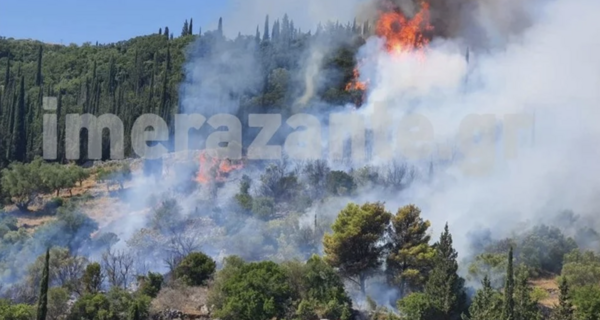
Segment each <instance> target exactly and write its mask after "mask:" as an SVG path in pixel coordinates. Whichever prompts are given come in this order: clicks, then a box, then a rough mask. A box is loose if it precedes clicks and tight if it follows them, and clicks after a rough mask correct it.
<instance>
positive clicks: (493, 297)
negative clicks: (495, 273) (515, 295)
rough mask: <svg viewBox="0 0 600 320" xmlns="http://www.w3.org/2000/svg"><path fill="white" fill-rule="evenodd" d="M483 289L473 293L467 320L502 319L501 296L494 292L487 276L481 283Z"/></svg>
mask: <svg viewBox="0 0 600 320" xmlns="http://www.w3.org/2000/svg"><path fill="white" fill-rule="evenodd" d="M482 285H483V287H482V288H481V289H479V290H477V292H476V293H475V296H474V297H473V301H472V303H471V306H470V307H469V315H470V317H469V318H468V319H469V320H496V319H505V318H502V317H501V315H502V296H501V295H500V293H499V292H497V291H494V289H493V288H492V285H491V282H490V280H489V279H488V277H487V276H484V278H483V281H482Z"/></svg>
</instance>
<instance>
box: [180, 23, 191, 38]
mask: <svg viewBox="0 0 600 320" xmlns="http://www.w3.org/2000/svg"><path fill="white" fill-rule="evenodd" d="M189 31H190V24H189V23H188V21H187V19H185V22H184V23H183V28H181V36H182V37H185V36H187V35H188V32H189Z"/></svg>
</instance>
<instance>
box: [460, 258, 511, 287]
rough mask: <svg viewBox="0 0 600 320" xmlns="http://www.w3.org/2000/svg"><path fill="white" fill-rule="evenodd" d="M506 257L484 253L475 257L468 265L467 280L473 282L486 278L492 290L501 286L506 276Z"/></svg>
mask: <svg viewBox="0 0 600 320" xmlns="http://www.w3.org/2000/svg"><path fill="white" fill-rule="evenodd" d="M506 263H507V260H506V256H505V255H504V254H501V253H487V252H484V253H482V254H479V255H477V256H476V257H475V260H474V261H473V262H472V263H471V264H470V265H469V278H470V279H473V280H477V279H483V278H484V277H488V280H489V281H490V283H491V285H492V287H493V288H499V287H501V286H502V280H503V279H504V278H505V274H506V267H507V266H506Z"/></svg>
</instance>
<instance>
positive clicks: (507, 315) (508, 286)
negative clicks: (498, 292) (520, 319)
mask: <svg viewBox="0 0 600 320" xmlns="http://www.w3.org/2000/svg"><path fill="white" fill-rule="evenodd" d="M514 291H515V278H514V272H513V248H512V247H510V250H509V251H508V265H507V267H506V282H505V284H504V308H503V310H502V320H514V319H515V301H514Z"/></svg>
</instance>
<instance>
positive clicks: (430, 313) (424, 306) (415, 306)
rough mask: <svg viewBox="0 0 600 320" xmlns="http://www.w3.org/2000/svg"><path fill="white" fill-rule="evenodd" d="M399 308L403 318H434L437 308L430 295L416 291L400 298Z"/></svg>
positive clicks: (410, 319)
mask: <svg viewBox="0 0 600 320" xmlns="http://www.w3.org/2000/svg"><path fill="white" fill-rule="evenodd" d="M398 310H400V313H401V314H402V320H434V319H435V316H436V311H435V308H434V306H433V304H432V302H431V299H430V298H429V296H428V295H427V294H425V293H421V292H415V293H411V294H409V295H407V296H406V297H404V298H402V299H400V300H398Z"/></svg>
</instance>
